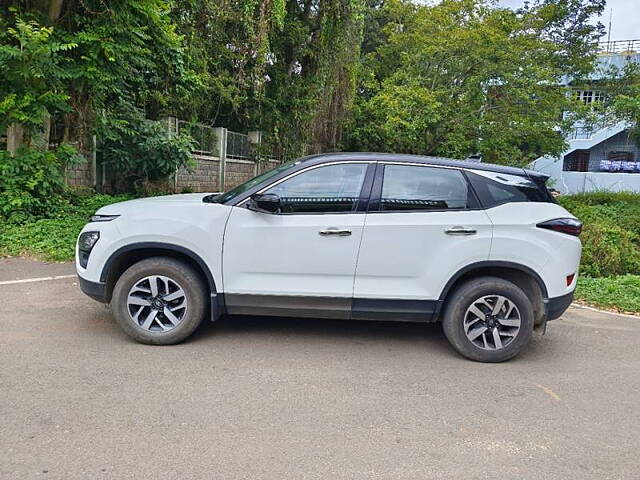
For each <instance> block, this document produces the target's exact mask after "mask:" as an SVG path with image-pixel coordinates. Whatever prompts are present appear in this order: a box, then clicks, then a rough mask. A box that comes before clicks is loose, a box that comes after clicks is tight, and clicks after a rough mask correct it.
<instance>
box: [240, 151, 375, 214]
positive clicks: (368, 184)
mask: <svg viewBox="0 0 640 480" xmlns="http://www.w3.org/2000/svg"><path fill="white" fill-rule="evenodd" d="M354 163H355V164H366V165H367V168H366V170H365V172H364V180H363V181H362V187H361V188H360V193H359V194H358V201H357V202H356V205H355V207H354V208H353V209H352V210H350V211H348V212H280V213H274V214H272V215H352V214H362V213H367V208H368V204H369V198H370V196H371V188H372V185H373V179H374V174H375V169H376V163H377V162H375V161H374V160H346V161H337V162H327V163H319V164H316V165H310V166H309V167H307V168H302V169H300V170H297V171H295V172H292V173H290V174H289V175H287V176H285V177H282V178H280V179H278V180H276V181H274V182H273V183H270V184H269V185H266V186H264V187H260V188H259V189H258V190H256V191H255V192H254V193H252V194H251V195H255V194H258V193H264V192H266V191H267V190H269V189H270V188H273V187H275V186H277V185H279V184H281V183H282V182H284V181H286V180H289V179H290V178H293V177H295V176H298V175H300V174H302V173H305V172H308V171H310V170H315V169H317V168H322V167H328V166H332V165H344V164H354ZM251 195H249V196H248V197H246V198H244V199H242V200H240V201H238V202H237V203H236V204H235V205H233V206H234V207H243V208H247V204H248V203H249V200H250V199H251Z"/></svg>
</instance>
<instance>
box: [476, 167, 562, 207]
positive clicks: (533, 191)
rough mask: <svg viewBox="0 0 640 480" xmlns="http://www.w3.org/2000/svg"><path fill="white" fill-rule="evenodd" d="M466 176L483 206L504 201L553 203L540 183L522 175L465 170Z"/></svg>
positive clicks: (495, 204) (492, 205)
mask: <svg viewBox="0 0 640 480" xmlns="http://www.w3.org/2000/svg"><path fill="white" fill-rule="evenodd" d="M467 177H468V178H469V181H470V182H471V185H473V188H474V190H475V191H476V194H477V195H478V198H479V199H480V202H481V203H482V205H483V206H484V207H485V208H491V207H495V206H497V205H502V204H504V203H518V202H548V203H553V200H552V197H551V195H550V194H549V192H548V191H547V188H546V187H545V186H544V185H543V184H542V183H541V184H538V183H536V182H534V181H533V180H531V179H530V178H529V177H527V176H524V175H523V176H520V175H510V174H506V173H500V172H485V171H481V170H474V171H467Z"/></svg>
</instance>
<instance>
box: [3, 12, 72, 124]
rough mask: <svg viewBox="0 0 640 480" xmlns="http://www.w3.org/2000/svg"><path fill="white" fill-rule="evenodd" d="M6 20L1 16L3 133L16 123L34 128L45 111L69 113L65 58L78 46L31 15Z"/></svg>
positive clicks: (67, 73)
mask: <svg viewBox="0 0 640 480" xmlns="http://www.w3.org/2000/svg"><path fill="white" fill-rule="evenodd" d="M7 20H8V19H7V18H5V17H4V16H2V15H0V71H2V76H0V131H2V130H4V129H5V128H6V127H7V126H8V125H10V124H11V123H14V122H18V123H21V124H23V125H24V126H26V127H35V126H37V125H39V124H41V123H42V120H43V116H44V114H45V113H46V112H49V113H55V112H60V111H68V110H69V106H68V105H67V100H68V98H69V95H68V94H67V92H66V91H65V90H64V87H63V80H65V79H68V78H69V72H68V71H67V70H66V69H65V68H64V65H63V56H62V55H63V54H65V53H67V52H69V51H70V50H72V49H73V48H75V47H76V46H77V45H76V44H75V43H73V42H60V41H58V40H56V39H55V37H54V35H53V28H51V27H47V26H43V25H41V24H40V23H38V22H37V21H36V20H35V19H29V16H26V17H24V18H23V17H22V16H20V15H17V16H15V18H14V21H13V22H8V21H7Z"/></svg>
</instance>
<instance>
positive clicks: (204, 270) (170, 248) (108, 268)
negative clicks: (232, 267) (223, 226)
mask: <svg viewBox="0 0 640 480" xmlns="http://www.w3.org/2000/svg"><path fill="white" fill-rule="evenodd" d="M161 256H165V257H171V258H175V259H177V260H182V261H184V262H185V263H187V264H189V265H190V266H191V267H193V268H194V270H196V271H197V272H198V273H199V274H200V275H201V276H202V279H203V280H204V281H205V282H206V284H207V286H208V287H209V293H210V294H215V293H216V292H217V289H216V283H215V279H214V277H213V274H212V273H211V270H210V269H209V267H208V266H207V264H206V262H205V261H204V260H203V259H202V258H201V257H200V256H199V255H198V254H196V253H195V252H193V251H192V250H190V249H188V248H186V247H182V246H180V245H172V244H170V243H162V242H139V243H132V244H130V245H125V246H124V247H121V248H119V249H118V250H116V251H115V252H113V253H112V254H111V255H110V256H109V258H108V259H107V261H106V262H105V264H104V266H103V267H102V271H101V273H100V282H102V283H104V285H105V295H106V301H107V302H109V301H110V300H111V296H112V294H113V288H114V286H115V284H116V282H117V281H118V278H120V276H121V275H122V274H123V273H124V271H125V270H126V269H127V268H129V267H130V266H131V265H133V264H134V263H137V262H139V261H141V260H144V259H146V258H152V257H161Z"/></svg>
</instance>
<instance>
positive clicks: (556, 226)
mask: <svg viewBox="0 0 640 480" xmlns="http://www.w3.org/2000/svg"><path fill="white" fill-rule="evenodd" d="M537 227H540V228H546V229H548V230H553V231H554V232H560V233H566V234H567V235H573V236H574V237H577V236H579V235H580V233H581V232H582V222H581V221H580V220H576V219H575V218H556V219H554V220H549V221H547V222H542V223H539V224H538V225H537Z"/></svg>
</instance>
